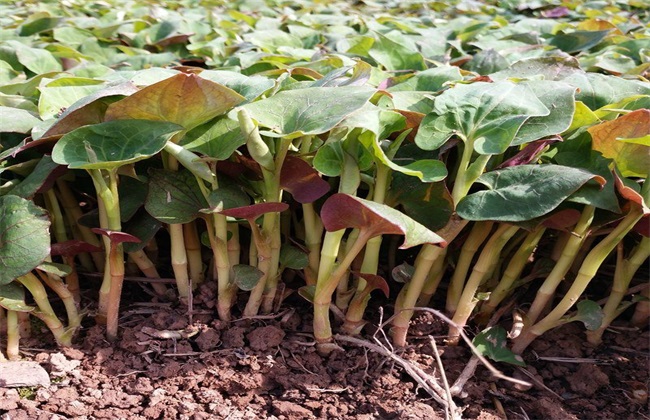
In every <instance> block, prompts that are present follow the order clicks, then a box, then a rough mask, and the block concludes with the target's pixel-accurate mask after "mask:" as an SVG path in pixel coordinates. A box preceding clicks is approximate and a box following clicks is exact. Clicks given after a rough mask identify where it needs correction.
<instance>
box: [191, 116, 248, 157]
mask: <svg viewBox="0 0 650 420" xmlns="http://www.w3.org/2000/svg"><path fill="white" fill-rule="evenodd" d="M179 144H180V145H181V146H183V147H184V148H185V149H187V150H190V151H192V152H197V153H201V154H203V155H205V156H209V157H211V158H214V159H217V160H226V159H228V158H229V157H230V156H231V155H232V154H233V153H234V151H235V150H237V149H238V148H239V147H240V146H242V145H244V144H246V138H245V137H244V136H243V134H242V132H241V129H240V128H239V123H238V122H237V121H233V120H231V119H230V118H228V117H227V116H225V115H224V116H223V117H218V118H217V119H216V120H213V121H210V122H208V123H205V124H203V125H200V126H198V127H196V128H193V129H192V130H190V131H189V132H188V133H187V134H186V135H185V136H184V137H183V138H182V139H181V141H180V142H179Z"/></svg>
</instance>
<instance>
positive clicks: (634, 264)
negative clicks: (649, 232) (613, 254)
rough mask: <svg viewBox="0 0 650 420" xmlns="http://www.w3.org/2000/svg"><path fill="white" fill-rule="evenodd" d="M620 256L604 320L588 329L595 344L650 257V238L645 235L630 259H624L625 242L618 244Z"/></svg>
mask: <svg viewBox="0 0 650 420" xmlns="http://www.w3.org/2000/svg"><path fill="white" fill-rule="evenodd" d="M618 250H619V251H618V257H617V261H616V271H615V272H614V284H613V285H612V291H611V293H610V295H609V298H608V299H607V302H606V303H605V306H604V307H603V315H604V316H603V320H602V322H601V324H600V328H598V329H597V330H594V331H587V341H589V343H591V344H593V345H598V344H600V343H601V342H602V337H603V333H604V332H605V329H607V327H609V325H610V324H611V323H612V321H614V319H616V317H617V316H619V315H620V313H619V310H618V308H619V305H620V304H621V302H622V301H623V297H624V296H625V293H627V289H628V287H629V286H630V282H631V281H632V278H633V277H634V274H635V273H636V272H637V270H638V269H639V267H641V265H642V264H643V263H644V262H645V260H646V259H648V257H650V238H648V237H646V236H644V237H642V238H641V242H639V244H638V245H637V246H636V247H635V248H634V250H632V253H631V254H630V256H629V257H628V259H623V243H619V244H618Z"/></svg>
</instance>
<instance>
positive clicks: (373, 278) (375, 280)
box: [352, 272, 390, 299]
mask: <svg viewBox="0 0 650 420" xmlns="http://www.w3.org/2000/svg"><path fill="white" fill-rule="evenodd" d="M352 274H354V275H355V276H359V277H361V278H362V279H364V280H365V281H366V287H364V289H363V291H362V292H361V293H360V294H359V295H358V296H357V298H362V299H363V298H365V297H366V296H368V295H369V294H370V292H372V291H373V290H381V291H382V292H383V293H384V296H386V297H388V295H389V294H390V288H389V287H388V283H387V282H386V279H385V278H383V277H382V276H378V275H376V274H370V273H357V272H352Z"/></svg>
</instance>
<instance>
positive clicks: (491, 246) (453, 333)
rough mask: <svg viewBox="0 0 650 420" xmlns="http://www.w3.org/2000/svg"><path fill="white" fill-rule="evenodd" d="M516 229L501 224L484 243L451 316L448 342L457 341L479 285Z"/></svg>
mask: <svg viewBox="0 0 650 420" xmlns="http://www.w3.org/2000/svg"><path fill="white" fill-rule="evenodd" d="M518 230H519V227H518V226H510V225H506V224H502V225H500V226H499V228H498V229H497V230H496V231H495V232H494V234H493V235H492V236H491V237H490V240H489V241H488V242H487V243H486V244H485V247H484V248H483V251H481V255H480V256H479V258H478V260H477V261H476V264H475V265H474V268H473V270H472V274H471V275H470V276H469V279H468V280H467V284H466V285H465V289H464V290H463V294H462V295H461V297H460V300H459V302H458V310H457V311H456V313H455V314H454V317H453V321H454V324H452V326H451V327H450V328H449V343H450V344H457V343H458V340H459V338H460V331H461V330H462V329H463V328H464V327H465V325H466V324H467V321H468V320H469V317H470V316H471V315H472V311H474V308H475V307H476V304H477V303H478V301H477V300H476V292H477V291H478V288H479V286H480V285H481V283H482V282H483V281H484V280H485V278H486V277H487V276H488V275H489V274H490V272H491V271H492V269H493V267H494V264H495V263H496V261H497V260H498V259H499V257H500V255H501V251H502V250H503V247H504V246H505V245H506V244H507V243H508V241H509V240H510V238H512V237H513V236H514V234H515V233H517V231H518Z"/></svg>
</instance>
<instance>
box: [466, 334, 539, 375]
mask: <svg viewBox="0 0 650 420" xmlns="http://www.w3.org/2000/svg"><path fill="white" fill-rule="evenodd" d="M472 344H474V346H476V350H477V351H478V352H479V353H480V354H481V355H483V356H486V357H489V358H490V359H492V360H494V361H495V362H506V363H510V364H511V365H517V366H526V363H524V360H523V359H522V358H521V356H519V355H517V354H514V353H513V352H512V351H510V349H508V339H507V333H506V330H504V329H503V327H499V326H496V327H490V328H488V329H485V330H483V331H481V332H480V333H478V334H477V335H476V337H474V340H472Z"/></svg>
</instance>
